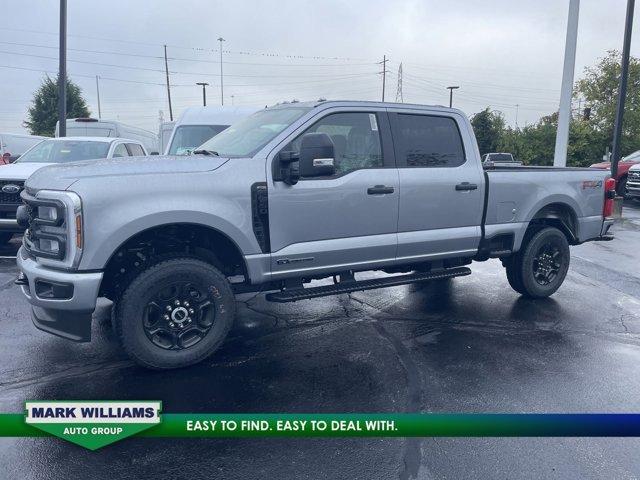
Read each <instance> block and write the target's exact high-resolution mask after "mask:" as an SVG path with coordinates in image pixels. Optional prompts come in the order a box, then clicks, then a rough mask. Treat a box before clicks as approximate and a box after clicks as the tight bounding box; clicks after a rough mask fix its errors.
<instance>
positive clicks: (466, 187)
mask: <svg viewBox="0 0 640 480" xmlns="http://www.w3.org/2000/svg"><path fill="white" fill-rule="evenodd" d="M477 189H478V185H476V184H475V183H469V182H462V183H459V184H458V185H456V190H457V191H459V192H460V191H468V190H477Z"/></svg>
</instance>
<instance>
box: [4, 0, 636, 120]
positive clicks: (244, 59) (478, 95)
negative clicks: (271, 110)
mask: <svg viewBox="0 0 640 480" xmlns="http://www.w3.org/2000/svg"><path fill="white" fill-rule="evenodd" d="M2 3H3V8H2V25H3V26H2V28H1V29H0V31H1V34H0V71H1V73H0V131H4V132H22V131H24V129H23V128H22V126H21V124H22V121H23V120H24V118H25V114H26V110H27V107H28V105H29V102H30V101H31V98H32V96H33V92H34V91H35V90H36V89H37V88H38V85H39V84H40V81H41V79H42V77H43V75H44V73H43V72H51V73H53V74H55V72H56V70H57V58H58V51H57V41H58V39H57V32H58V2H57V1H55V0H38V1H36V0H3V2H2ZM568 4H569V1H568V0H537V1H529V0H527V1H525V0H483V1H472V0H466V1H465V0H458V1H446V0H407V1H392V0H384V1H383V0H349V1H346V0H344V1H337V0H332V1H323V0H314V1H301V0H271V1H267V0H262V1H249V0H246V1H237V0H236V1H234V0H227V1H212V0H206V1H205V0H201V1H196V0H173V1H169V0H153V1H146V2H139V1H131V0H129V1H120V0H109V1H102V2H99V1H86V0H68V12H69V18H68V34H69V37H68V47H69V50H68V60H69V62H68V70H69V72H70V77H71V79H72V80H73V81H75V82H76V83H77V84H78V85H80V87H81V88H82V90H83V93H84V96H85V98H86V100H87V102H88V104H89V108H90V110H91V112H92V115H93V116H96V117H97V114H98V107H97V99H96V84H95V83H96V82H95V75H99V76H100V77H101V79H100V95H101V104H102V117H103V118H105V119H119V120H120V121H122V122H125V123H130V124H134V125H138V126H141V127H143V128H147V129H149V130H153V131H157V128H158V118H159V112H160V111H163V112H164V116H165V119H168V117H169V110H168V104H167V98H166V88H165V87H164V82H165V76H164V59H163V57H162V55H163V47H162V45H163V44H167V45H168V47H167V48H168V56H169V70H170V72H172V73H171V74H170V81H171V83H172V85H174V86H173V87H172V92H171V93H172V98H173V111H174V117H176V116H177V115H179V114H180V112H181V111H182V110H183V109H184V108H185V107H187V106H190V105H199V104H200V103H201V101H202V97H201V90H200V87H197V86H195V82H202V81H204V82H209V83H210V84H211V86H210V87H208V103H209V104H210V105H215V104H219V102H220V77H219V72H220V64H219V55H220V52H219V50H218V48H219V47H218V42H217V41H216V39H217V38H218V37H220V36H222V37H224V38H225V39H226V41H225V42H224V46H223V67H224V84H225V88H224V93H225V103H226V104H231V103H232V102H233V103H235V104H236V105H258V106H264V105H271V104H274V103H276V102H279V101H282V100H291V99H293V98H295V99H299V100H315V99H317V98H319V97H324V98H329V99H358V100H379V99H380V97H381V93H382V77H381V75H379V74H378V73H377V72H379V71H381V68H382V67H381V66H380V65H377V64H376V62H379V61H381V60H382V57H383V55H386V56H387V58H388V59H389V63H388V64H387V69H388V70H389V72H390V73H389V74H388V75H387V88H386V99H387V100H391V101H393V100H395V97H396V87H397V72H398V66H399V64H400V62H402V63H403V94H404V101H405V102H414V103H425V104H440V105H444V104H447V103H448V91H447V90H446V89H445V87H446V86H447V85H459V86H460V90H457V91H456V92H455V94H454V106H456V107H459V108H461V109H462V110H464V111H465V112H466V113H467V114H469V115H470V114H473V113H475V112H477V111H479V110H482V109H483V108H484V107H486V106H491V107H492V108H493V109H495V110H500V111H501V112H503V114H504V115H505V118H506V119H507V122H508V123H510V124H515V122H516V104H518V105H519V108H518V109H517V110H518V117H517V121H518V124H519V125H520V126H523V125H525V124H526V123H531V122H535V121H536V120H537V119H538V118H539V117H540V116H541V115H544V114H547V113H550V112H552V111H554V110H556V109H557V105H558V99H559V95H560V94H559V88H560V81H561V76H562V62H563V54H564V40H565V33H566V23H567V11H568ZM625 6H626V2H625V0H582V1H581V8H580V24H579V25H580V27H579V33H578V51H577V65H576V78H578V77H579V76H580V75H581V74H582V71H583V69H584V67H585V66H589V65H592V64H594V63H595V62H596V61H597V59H598V58H599V57H601V56H603V55H604V54H605V53H606V51H607V50H610V49H621V46H622V34H623V28H624V15H625ZM637 28H640V25H637ZM639 49H640V34H636V35H635V40H634V42H633V43H632V48H631V54H632V55H634V54H638V53H639V52H638V50H639ZM9 67H11V68H9ZM232 96H233V98H232Z"/></svg>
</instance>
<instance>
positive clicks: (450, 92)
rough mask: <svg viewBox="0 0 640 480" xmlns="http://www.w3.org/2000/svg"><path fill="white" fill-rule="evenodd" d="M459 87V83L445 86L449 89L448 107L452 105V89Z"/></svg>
mask: <svg viewBox="0 0 640 480" xmlns="http://www.w3.org/2000/svg"><path fill="white" fill-rule="evenodd" d="M459 88H460V86H459V85H456V86H451V87H447V89H448V90H449V108H451V107H453V91H454V90H457V89H459Z"/></svg>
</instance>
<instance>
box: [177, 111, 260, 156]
mask: <svg viewBox="0 0 640 480" xmlns="http://www.w3.org/2000/svg"><path fill="white" fill-rule="evenodd" d="M257 110H259V108H257V107H189V108H187V109H186V110H185V111H184V112H183V113H182V115H180V118H179V119H178V121H177V122H176V126H175V128H174V129H173V133H172V135H171V139H170V140H169V146H168V147H167V149H166V150H165V153H166V154H167V155H188V154H189V153H191V151H192V150H193V149H194V148H196V147H198V146H199V145H202V144H203V143H204V142H206V141H207V140H209V139H210V138H212V137H214V136H215V135H217V134H218V133H220V132H222V131H223V130H225V129H226V128H228V127H229V125H232V124H234V123H236V122H237V121H239V120H242V119H243V118H245V117H247V116H249V115H251V114H252V113H254V112H256V111H257Z"/></svg>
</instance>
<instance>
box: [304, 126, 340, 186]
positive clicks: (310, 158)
mask: <svg viewBox="0 0 640 480" xmlns="http://www.w3.org/2000/svg"><path fill="white" fill-rule="evenodd" d="M335 171H336V168H335V160H334V147H333V141H332V140H331V137H330V136H329V135H327V134H326V133H307V134H305V135H303V136H302V141H301V143H300V176H302V177H324V176H331V175H333V174H334V173H335Z"/></svg>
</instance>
